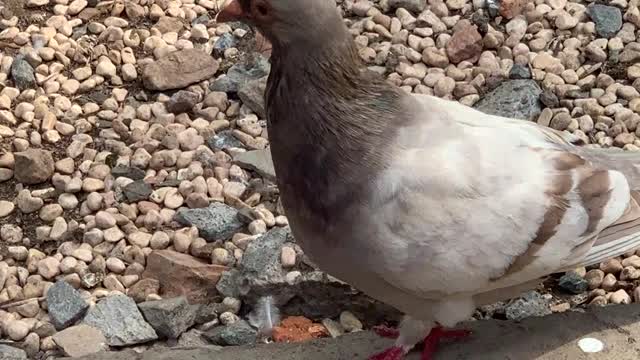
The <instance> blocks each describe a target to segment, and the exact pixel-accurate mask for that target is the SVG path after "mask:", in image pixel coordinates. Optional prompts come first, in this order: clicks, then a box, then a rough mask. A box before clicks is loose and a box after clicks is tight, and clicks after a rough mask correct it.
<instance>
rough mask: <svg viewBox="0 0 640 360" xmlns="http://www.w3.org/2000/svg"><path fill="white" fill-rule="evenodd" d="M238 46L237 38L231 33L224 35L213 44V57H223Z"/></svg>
mask: <svg viewBox="0 0 640 360" xmlns="http://www.w3.org/2000/svg"><path fill="white" fill-rule="evenodd" d="M236 44H237V41H236V37H235V36H233V35H232V34H231V33H224V34H222V35H221V36H220V37H219V38H218V40H216V42H215V43H214V44H213V56H215V57H222V56H223V55H224V52H225V51H226V50H227V49H230V48H232V47H235V46H236Z"/></svg>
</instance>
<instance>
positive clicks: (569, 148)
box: [372, 97, 640, 298]
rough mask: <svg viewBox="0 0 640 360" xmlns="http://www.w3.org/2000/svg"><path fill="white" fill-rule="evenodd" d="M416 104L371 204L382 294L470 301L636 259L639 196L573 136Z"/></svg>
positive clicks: (457, 108) (451, 106) (440, 104)
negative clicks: (418, 114) (627, 256)
mask: <svg viewBox="0 0 640 360" xmlns="http://www.w3.org/2000/svg"><path fill="white" fill-rule="evenodd" d="M423 101H425V102H427V104H426V105H425V109H428V110H425V111H424V113H423V115H422V116H423V117H424V118H425V121H415V124H413V125H409V126H407V127H406V128H405V129H402V130H401V131H400V132H399V136H398V146H397V149H398V150H397V152H396V154H395V156H394V161H393V164H392V166H391V167H390V168H389V169H388V171H387V172H386V174H385V175H384V176H382V177H381V178H380V179H379V181H378V189H379V190H380V191H379V193H378V194H377V198H376V199H375V201H374V202H373V204H374V205H375V206H376V207H377V209H378V211H377V212H375V215H374V221H376V222H377V223H381V224H384V226H382V230H380V229H377V230H376V231H378V234H377V236H375V237H372V238H375V239H377V240H374V241H378V243H377V244H375V245H374V246H377V247H379V248H381V249H383V250H384V253H385V256H386V258H387V259H390V260H388V261H387V263H386V264H385V265H384V266H381V267H379V268H378V269H379V270H378V272H379V275H380V276H381V277H382V278H384V279H385V280H386V281H387V282H389V283H392V284H394V286H396V287H397V288H400V289H402V290H404V291H407V292H411V293H413V294H415V295H417V296H422V297H425V298H433V297H434V296H443V295H445V296H455V295H463V294H479V293H484V292H487V291H491V290H496V289H502V288H509V287H513V286H517V285H520V284H523V283H527V282H531V281H532V280H535V279H537V278H540V277H543V276H546V275H548V274H551V273H554V272H558V271H561V270H565V269H568V268H571V267H577V266H582V265H589V264H594V263H597V262H599V261H602V260H604V259H606V258H610V257H614V256H618V255H621V254H623V253H625V252H628V251H629V250H632V249H634V248H637V247H640V207H639V206H638V200H640V196H639V194H638V193H637V192H635V191H632V190H631V189H630V186H629V182H628V180H627V176H625V174H624V173H623V172H620V171H616V170H610V168H608V167H607V166H606V165H607V162H606V161H596V160H594V159H597V158H598V156H599V155H598V153H597V152H595V151H591V152H588V151H586V150H584V151H582V150H579V149H580V148H578V147H575V146H573V145H572V142H573V141H574V140H575V139H574V138H573V136H572V135H570V134H568V133H561V132H557V131H555V130H552V129H549V128H544V127H540V126H537V125H536V124H534V123H530V122H525V121H518V120H510V119H505V118H499V117H494V116H489V115H486V114H483V113H480V112H478V111H475V110H472V109H470V108H467V107H464V106H461V105H458V104H455V103H453V102H445V101H442V100H438V99H434V98H430V97H425V98H424V100H423ZM418 120H420V119H418ZM635 159H636V160H637V161H638V163H640V156H637V157H636V158H635ZM630 161H631V160H630ZM620 170H623V169H620ZM636 171H637V169H636ZM380 232H382V235H383V236H380V234H381V233H380ZM383 263H384V261H383Z"/></svg>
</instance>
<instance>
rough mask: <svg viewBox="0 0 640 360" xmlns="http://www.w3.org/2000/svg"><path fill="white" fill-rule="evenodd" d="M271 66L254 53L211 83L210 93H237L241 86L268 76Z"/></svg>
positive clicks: (267, 61)
mask: <svg viewBox="0 0 640 360" xmlns="http://www.w3.org/2000/svg"><path fill="white" fill-rule="evenodd" d="M270 69H271V64H270V63H269V60H267V58H265V57H264V56H262V55H260V54H258V53H254V54H251V56H248V57H246V58H245V60H244V61H242V62H239V63H237V64H235V65H233V66H232V67H230V68H229V70H227V75H226V76H223V77H220V78H218V79H216V80H215V81H213V82H212V83H211V85H210V86H209V88H210V89H211V90H212V91H224V92H237V91H238V89H239V88H240V86H241V85H242V84H245V83H247V82H249V81H251V80H256V79H260V78H261V77H264V76H266V75H269V71H270Z"/></svg>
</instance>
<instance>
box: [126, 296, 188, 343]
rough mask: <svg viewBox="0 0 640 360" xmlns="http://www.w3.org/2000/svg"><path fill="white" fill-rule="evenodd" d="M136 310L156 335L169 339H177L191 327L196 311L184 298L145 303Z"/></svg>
mask: <svg viewBox="0 0 640 360" xmlns="http://www.w3.org/2000/svg"><path fill="white" fill-rule="evenodd" d="M138 308H140V311H142V315H143V316H144V318H145V319H146V320H147V322H148V323H149V324H151V326H152V327H153V329H154V330H155V331H156V333H157V334H158V335H159V336H162V337H165V338H169V339H177V338H178V337H180V335H182V334H183V333H184V332H185V331H187V330H188V329H189V328H190V327H191V326H193V324H194V323H195V319H196V314H197V311H198V307H196V306H191V305H190V304H189V303H188V302H187V299H186V298H185V297H177V298H173V299H163V300H157V301H146V302H143V303H140V304H138Z"/></svg>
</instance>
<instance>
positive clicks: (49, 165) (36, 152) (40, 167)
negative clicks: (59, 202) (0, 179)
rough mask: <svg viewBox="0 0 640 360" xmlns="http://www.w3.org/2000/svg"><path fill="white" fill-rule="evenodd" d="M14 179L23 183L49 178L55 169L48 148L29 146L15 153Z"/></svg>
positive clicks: (41, 181) (32, 183) (34, 182)
mask: <svg viewBox="0 0 640 360" xmlns="http://www.w3.org/2000/svg"><path fill="white" fill-rule="evenodd" d="M14 169H15V170H14V174H13V176H14V177H15V179H16V180H17V181H19V182H21V183H23V184H29V185H34V184H40V183H43V182H45V181H47V180H49V179H50V178H51V176H52V175H53V172H54V170H55V167H54V162H53V156H51V152H50V151H48V150H41V149H35V148H29V149H27V150H25V151H22V152H17V153H15V166H14Z"/></svg>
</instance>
